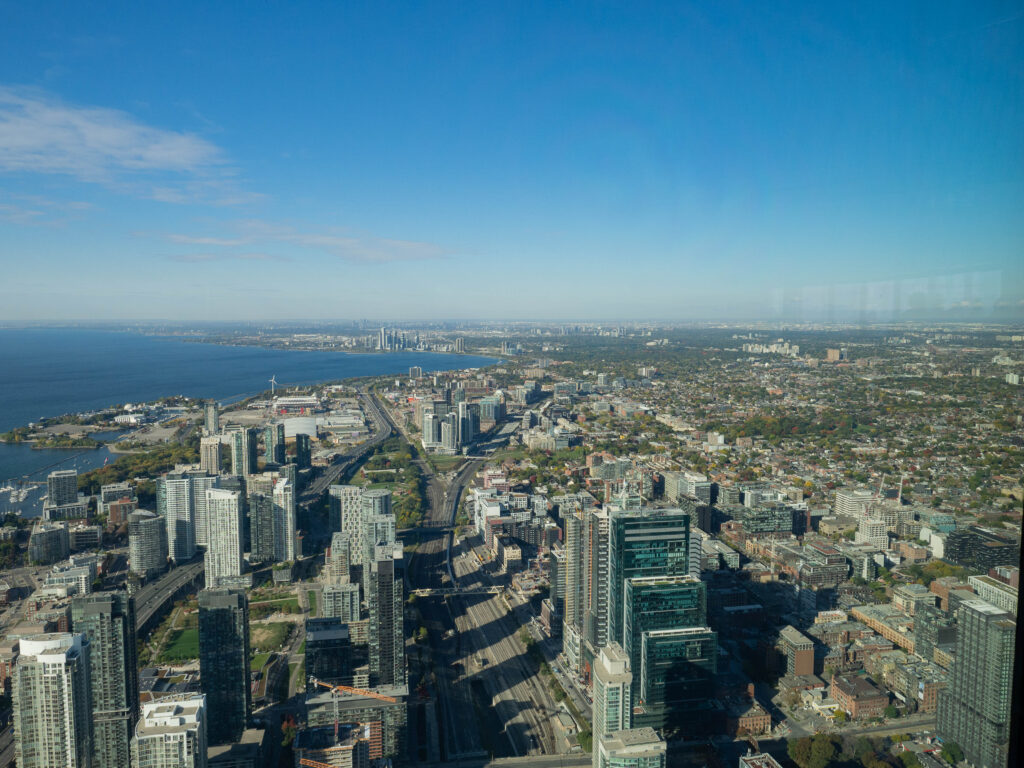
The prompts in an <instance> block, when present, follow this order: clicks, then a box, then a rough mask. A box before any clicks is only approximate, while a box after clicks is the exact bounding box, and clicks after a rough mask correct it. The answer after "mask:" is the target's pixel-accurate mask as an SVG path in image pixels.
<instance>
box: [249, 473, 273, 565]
mask: <svg viewBox="0 0 1024 768" xmlns="http://www.w3.org/2000/svg"><path fill="white" fill-rule="evenodd" d="M248 502H249V561H250V562H251V563H253V564H256V563H267V562H272V561H273V560H274V497H273V495H272V491H271V493H261V492H258V491H253V490H252V489H251V488H250V489H249V496H248Z"/></svg>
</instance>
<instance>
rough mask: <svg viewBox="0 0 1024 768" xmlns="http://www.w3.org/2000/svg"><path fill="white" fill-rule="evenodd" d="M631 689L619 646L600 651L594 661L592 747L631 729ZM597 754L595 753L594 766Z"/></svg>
mask: <svg viewBox="0 0 1024 768" xmlns="http://www.w3.org/2000/svg"><path fill="white" fill-rule="evenodd" d="M632 686H633V675H632V673H631V672H630V669H629V656H628V655H627V654H626V652H625V651H624V650H622V646H620V645H619V644H618V643H611V644H609V645H606V646H605V647H603V648H602V649H601V652H600V653H599V654H598V656H597V658H596V659H594V744H598V743H599V742H600V741H601V739H602V738H604V737H605V736H607V735H608V734H610V733H612V732H614V731H623V730H627V729H629V728H630V727H631V726H632V722H633V717H632V715H633V710H632V704H631V697H632ZM597 754H598V750H597V749H595V750H594V760H595V764H596V762H597Z"/></svg>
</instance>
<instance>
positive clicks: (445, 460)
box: [426, 454, 465, 472]
mask: <svg viewBox="0 0 1024 768" xmlns="http://www.w3.org/2000/svg"><path fill="white" fill-rule="evenodd" d="M426 458H427V461H429V462H430V464H431V466H433V467H434V471H435V472H451V471H452V470H454V469H456V468H457V467H458V466H459V465H460V464H462V462H463V461H465V459H463V458H462V457H461V456H435V455H433V454H427V455H426Z"/></svg>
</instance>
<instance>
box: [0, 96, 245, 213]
mask: <svg viewBox="0 0 1024 768" xmlns="http://www.w3.org/2000/svg"><path fill="white" fill-rule="evenodd" d="M0 173H47V174H61V175H66V176H71V177H73V178H75V179H78V180H80V181H84V182H89V183H97V184H103V185H104V186H107V187H110V188H113V189H116V190H117V191H120V192H127V193H130V194H140V195H145V196H147V197H151V198H154V199H157V200H163V201H166V202H195V201H202V202H219V201H220V200H221V199H227V200H229V201H234V199H235V198H245V197H246V195H244V194H243V193H241V192H240V191H239V190H238V189H237V188H236V182H235V181H234V179H233V177H234V175H235V171H234V170H233V169H232V168H231V167H230V166H229V165H228V163H227V161H226V158H225V156H224V153H223V152H222V151H221V149H220V148H219V147H217V146H216V145H214V144H213V143H211V142H209V141H207V140H206V139H204V138H202V137H201V136H198V135H196V134H194V133H187V132H179V131H171V130H166V129H163V128H157V127H154V126H151V125H146V124H144V123H142V122H140V121H139V120H137V119H136V118H135V117H133V116H132V115H130V114H128V113H126V112H122V111H119V110H115V109H108V108H106V107H94V106H78V105H73V104H68V103H66V102H63V101H61V100H60V99H58V98H56V97H54V96H52V95H50V94H48V93H46V92H45V91H42V90H39V89H35V88H12V87H8V86H0Z"/></svg>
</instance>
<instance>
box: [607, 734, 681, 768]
mask: <svg viewBox="0 0 1024 768" xmlns="http://www.w3.org/2000/svg"><path fill="white" fill-rule="evenodd" d="M667 749H668V747H667V745H666V744H665V740H664V739H663V738H661V736H659V735H658V734H657V733H655V731H654V729H653V728H630V729H629V730H626V731H613V732H612V733H609V734H608V735H607V736H605V737H603V738H602V739H601V740H600V741H595V742H594V765H595V766H597V768H665V766H666V765H667V762H666V760H667V759H668V758H667Z"/></svg>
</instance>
